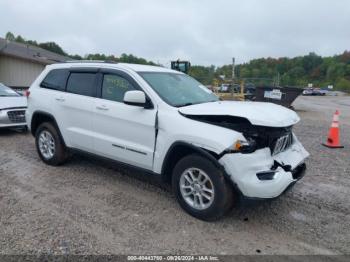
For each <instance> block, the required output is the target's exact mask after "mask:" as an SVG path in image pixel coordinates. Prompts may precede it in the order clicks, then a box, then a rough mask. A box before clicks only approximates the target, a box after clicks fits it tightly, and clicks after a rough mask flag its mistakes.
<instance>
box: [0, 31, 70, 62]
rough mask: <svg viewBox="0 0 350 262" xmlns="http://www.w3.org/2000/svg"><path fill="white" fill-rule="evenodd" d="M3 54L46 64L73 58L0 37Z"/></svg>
mask: <svg viewBox="0 0 350 262" xmlns="http://www.w3.org/2000/svg"><path fill="white" fill-rule="evenodd" d="M1 54H4V55H8V56H13V57H17V58H21V59H25V60H30V61H32V62H36V63H40V64H45V65H48V64H53V63H58V62H64V61H67V60H71V59H70V58H69V57H66V56H62V55H59V54H56V53H53V52H50V51H48V50H45V49H42V48H40V47H37V46H33V45H29V44H22V43H17V42H11V41H8V40H6V39H4V38H1V37H0V55H1Z"/></svg>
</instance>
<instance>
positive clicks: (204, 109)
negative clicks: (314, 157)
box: [179, 101, 300, 127]
mask: <svg viewBox="0 0 350 262" xmlns="http://www.w3.org/2000/svg"><path fill="white" fill-rule="evenodd" d="M179 112H180V113H182V114H184V115H211V116H212V115H226V116H228V115H229V116H237V117H243V118H246V119H248V120H249V122H250V123H251V124H253V125H258V126H269V127H286V126H291V125H294V124H296V123H297V122H299V120H300V118H299V116H298V115H297V114H296V113H295V112H294V111H292V110H290V109H288V108H285V107H283V106H279V105H276V104H272V103H265V102H241V101H218V102H212V103H203V104H197V105H192V106H185V107H182V108H180V109H179Z"/></svg>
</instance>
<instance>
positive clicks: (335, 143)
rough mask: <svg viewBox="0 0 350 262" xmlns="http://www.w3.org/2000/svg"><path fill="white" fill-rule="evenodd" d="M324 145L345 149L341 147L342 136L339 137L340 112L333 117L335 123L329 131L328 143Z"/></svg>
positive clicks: (336, 112)
mask: <svg viewBox="0 0 350 262" xmlns="http://www.w3.org/2000/svg"><path fill="white" fill-rule="evenodd" d="M322 145H324V146H326V147H330V148H343V146H341V145H340V135H339V111H338V110H337V111H335V113H334V116H333V122H332V125H331V128H330V129H329V133H328V138H327V142H326V143H322Z"/></svg>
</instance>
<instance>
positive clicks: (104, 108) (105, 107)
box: [96, 105, 109, 111]
mask: <svg viewBox="0 0 350 262" xmlns="http://www.w3.org/2000/svg"><path fill="white" fill-rule="evenodd" d="M96 108H97V109H99V110H104V111H107V110H109V108H108V107H107V106H105V105H102V106H96Z"/></svg>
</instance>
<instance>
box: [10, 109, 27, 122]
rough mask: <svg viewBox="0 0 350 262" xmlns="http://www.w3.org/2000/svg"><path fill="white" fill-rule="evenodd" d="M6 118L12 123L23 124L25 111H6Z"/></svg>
mask: <svg viewBox="0 0 350 262" xmlns="http://www.w3.org/2000/svg"><path fill="white" fill-rule="evenodd" d="M7 116H8V118H9V120H10V121H11V122H12V123H25V122H26V118H25V110H14V111H8V112H7Z"/></svg>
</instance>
